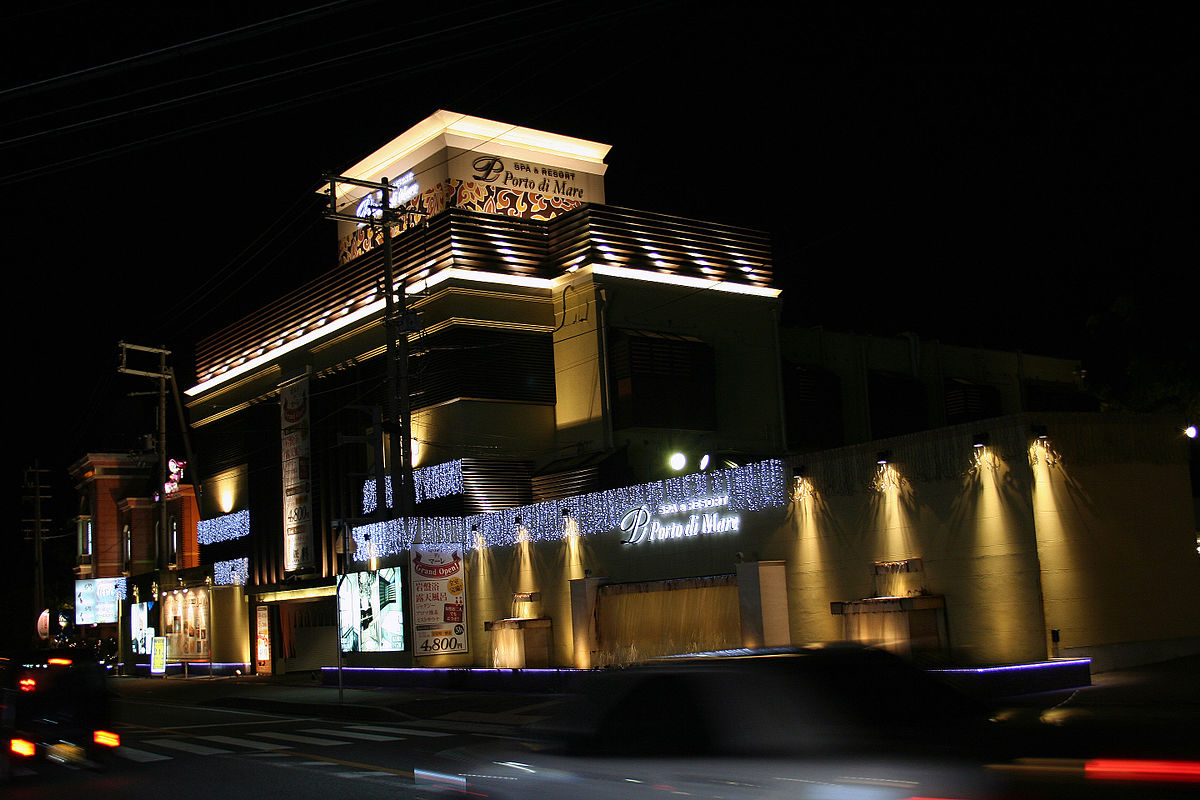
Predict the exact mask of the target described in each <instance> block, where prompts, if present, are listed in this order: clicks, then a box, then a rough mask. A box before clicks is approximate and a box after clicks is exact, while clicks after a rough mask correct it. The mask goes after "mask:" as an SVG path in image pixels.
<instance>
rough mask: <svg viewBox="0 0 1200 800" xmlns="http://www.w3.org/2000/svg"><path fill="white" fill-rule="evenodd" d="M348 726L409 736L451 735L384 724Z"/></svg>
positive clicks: (360, 729) (357, 729) (355, 728)
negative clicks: (385, 725)
mask: <svg viewBox="0 0 1200 800" xmlns="http://www.w3.org/2000/svg"><path fill="white" fill-rule="evenodd" d="M346 727H347V728H350V729H353V730H356V731H379V732H380V733H400V734H405V735H407V736H450V734H449V733H445V732H443V731H420V730H413V729H412V728H385V727H383V726H382V725H347V726H346Z"/></svg>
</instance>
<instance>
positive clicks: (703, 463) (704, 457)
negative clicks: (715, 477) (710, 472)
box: [700, 453, 708, 470]
mask: <svg viewBox="0 0 1200 800" xmlns="http://www.w3.org/2000/svg"><path fill="white" fill-rule="evenodd" d="M700 469H701V470H706V469H708V453H705V454H704V455H702V456H700Z"/></svg>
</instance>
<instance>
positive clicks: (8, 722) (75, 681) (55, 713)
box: [0, 650, 120, 778]
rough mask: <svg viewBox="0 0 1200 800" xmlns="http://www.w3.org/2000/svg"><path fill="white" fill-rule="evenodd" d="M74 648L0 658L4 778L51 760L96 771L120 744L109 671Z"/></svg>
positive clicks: (0, 768)
mask: <svg viewBox="0 0 1200 800" xmlns="http://www.w3.org/2000/svg"><path fill="white" fill-rule="evenodd" d="M76 656H77V652H76V651H74V650H43V651H35V652H32V653H28V654H25V655H22V656H19V657H12V658H0V732H2V734H3V736H2V738H0V742H2V743H3V747H4V755H3V758H2V759H0V777H3V778H7V777H10V776H11V774H12V772H13V769H14V768H15V767H16V766H18V765H21V764H27V763H31V762H35V761H38V760H42V759H45V760H49V761H51V762H56V763H59V764H67V765H70V766H82V767H95V766H98V764H99V758H100V757H101V756H102V755H103V754H104V753H106V752H108V751H110V750H111V749H112V748H114V747H117V746H119V745H120V737H119V736H118V735H117V734H116V733H115V732H114V731H113V727H112V725H111V721H110V717H109V708H108V688H107V683H106V680H107V679H106V676H105V670H104V668H103V666H102V665H100V664H99V663H98V662H97V661H96V660H95V659H94V658H77V657H76Z"/></svg>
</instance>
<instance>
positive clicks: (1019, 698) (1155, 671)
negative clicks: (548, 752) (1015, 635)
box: [111, 656, 1200, 729]
mask: <svg viewBox="0 0 1200 800" xmlns="http://www.w3.org/2000/svg"><path fill="white" fill-rule="evenodd" d="M327 677H328V676H327ZM521 677H522V676H520V675H519V674H514V675H510V676H507V679H506V681H505V684H504V685H503V688H493V689H490V690H477V691H467V690H462V689H447V688H443V687H436V688H426V687H415V686H406V687H395V686H390V687H370V686H363V685H362V684H361V680H362V678H361V676H360V677H359V682H357V683H356V685H354V686H349V685H345V686H344V687H343V688H342V689H340V690H339V688H338V687H337V685H336V684H334V685H328V684H324V683H322V682H321V681H320V679H319V678H318V677H317V676H316V674H314V673H312V672H302V673H292V674H287V675H270V676H239V677H224V678H222V677H217V678H209V677H195V678H182V677H171V678H114V679H112V681H111V684H112V689H113V691H114V692H115V693H116V694H117V695H118V696H120V697H122V698H125V699H130V700H146V701H151V702H169V703H180V704H186V705H204V706H210V707H217V708H241V709H247V710H255V711H264V712H272V713H280V714H298V715H321V716H329V717H345V718H353V719H358V720H370V721H392V722H409V721H414V720H437V719H446V718H448V717H451V718H457V719H460V720H462V721H471V720H473V721H475V722H478V723H479V724H481V725H487V724H493V723H489V722H488V720H489V719H491V720H497V722H495V723H494V724H497V725H501V726H511V725H514V724H521V723H522V721H523V719H522V718H528V721H533V720H534V719H536V718H540V717H544V716H546V715H548V714H549V713H550V712H551V710H552V708H553V706H554V705H555V704H556V703H557V702H558V701H559V700H560V699H561V698H562V694H561V693H559V692H550V691H546V690H545V686H546V682H545V680H539V679H537V676H530V677H531V680H530V681H529V682H528V683H527V684H525V685H526V686H528V690H522V689H523V686H522V684H521V682H520V679H521ZM481 685H486V684H481ZM1003 702H1004V704H1006V705H1014V706H1021V707H1027V708H1040V709H1049V708H1060V709H1063V710H1064V711H1066V710H1071V711H1074V712H1076V713H1084V714H1103V715H1105V716H1110V717H1111V716H1115V715H1125V714H1129V715H1133V714H1136V715H1139V716H1143V715H1145V714H1151V715H1154V716H1163V717H1170V718H1175V719H1179V718H1189V719H1195V720H1197V725H1198V726H1200V656H1189V657H1186V658H1181V659H1175V660H1173V661H1167V662H1163V663H1159V664H1151V665H1147V666H1142V667H1136V668H1133V669H1126V670H1118V671H1114V672H1107V673H1100V674H1097V675H1093V676H1092V685H1090V686H1082V687H1078V688H1073V689H1059V690H1055V691H1050V692H1039V693H1031V694H1023V695H1014V696H1011V697H1008V698H1005V699H1004V700H1003ZM501 719H503V720H504V722H498V720H501ZM1198 729H1200V727H1198Z"/></svg>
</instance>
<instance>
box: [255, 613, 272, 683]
mask: <svg viewBox="0 0 1200 800" xmlns="http://www.w3.org/2000/svg"><path fill="white" fill-rule="evenodd" d="M254 629H255V633H254V671H255V672H256V673H258V674H259V675H270V674H271V616H270V609H269V608H268V607H267V606H265V605H262V606H259V607H258V610H257V611H256V612H255V623H254Z"/></svg>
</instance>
